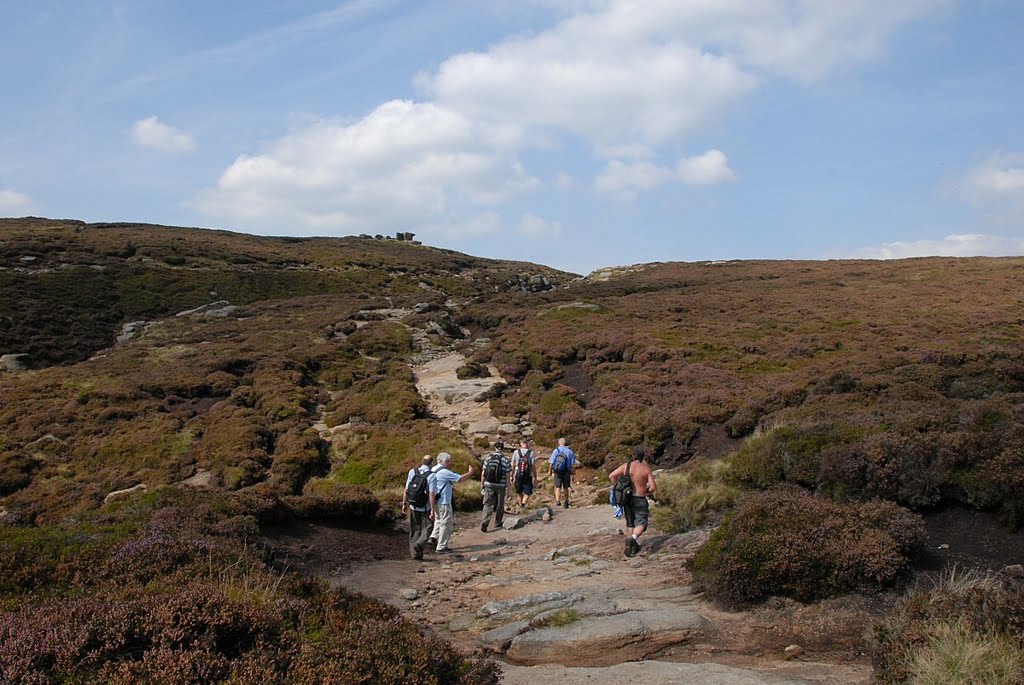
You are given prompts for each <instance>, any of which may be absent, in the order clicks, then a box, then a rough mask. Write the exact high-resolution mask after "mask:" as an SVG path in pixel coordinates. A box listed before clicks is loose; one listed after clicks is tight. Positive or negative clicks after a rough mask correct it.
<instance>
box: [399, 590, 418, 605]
mask: <svg viewBox="0 0 1024 685" xmlns="http://www.w3.org/2000/svg"><path fill="white" fill-rule="evenodd" d="M419 596H420V593H419V591H418V590H417V589H416V588H414V587H404V588H402V597H403V598H404V599H407V600H409V601H410V602H411V601H413V600H414V599H416V598H417V597H419Z"/></svg>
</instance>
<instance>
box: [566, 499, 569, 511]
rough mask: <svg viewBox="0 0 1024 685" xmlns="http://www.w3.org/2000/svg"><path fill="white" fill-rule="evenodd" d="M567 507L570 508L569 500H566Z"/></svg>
mask: <svg viewBox="0 0 1024 685" xmlns="http://www.w3.org/2000/svg"><path fill="white" fill-rule="evenodd" d="M565 508H566V509H568V508H569V500H565Z"/></svg>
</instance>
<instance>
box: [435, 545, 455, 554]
mask: <svg viewBox="0 0 1024 685" xmlns="http://www.w3.org/2000/svg"><path fill="white" fill-rule="evenodd" d="M437 553H438V554H451V553H452V550H451V548H449V547H445V548H444V549H439V550H437Z"/></svg>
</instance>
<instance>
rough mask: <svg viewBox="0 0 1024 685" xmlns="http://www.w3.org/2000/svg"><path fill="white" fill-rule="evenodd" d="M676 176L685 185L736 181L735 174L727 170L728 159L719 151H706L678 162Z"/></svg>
mask: <svg viewBox="0 0 1024 685" xmlns="http://www.w3.org/2000/svg"><path fill="white" fill-rule="evenodd" d="M676 175H677V176H678V177H679V181H680V182H681V183H685V184H686V185H701V186H708V185H717V184H719V183H726V182H728V181H735V180H736V174H734V173H733V171H732V169H730V168H729V158H728V157H726V156H725V153H724V152H722V151H721V150H708V151H707V152H705V153H704V154H702V155H697V156H696V157H686V158H685V159H681V160H679V164H677V165H676Z"/></svg>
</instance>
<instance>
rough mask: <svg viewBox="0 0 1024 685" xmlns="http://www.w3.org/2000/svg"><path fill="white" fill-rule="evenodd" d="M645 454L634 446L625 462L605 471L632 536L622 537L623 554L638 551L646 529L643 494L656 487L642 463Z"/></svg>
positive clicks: (645, 503) (649, 470) (645, 502)
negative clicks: (624, 546) (623, 543)
mask: <svg viewBox="0 0 1024 685" xmlns="http://www.w3.org/2000/svg"><path fill="white" fill-rule="evenodd" d="M646 457H647V455H646V452H644V450H643V448H642V447H637V448H636V449H635V450H634V452H633V454H632V455H631V456H630V458H629V459H628V460H627V461H626V463H625V464H623V465H622V466H620V467H619V468H617V469H615V470H614V471H612V472H611V473H610V474H608V478H609V479H610V480H611V482H612V490H613V491H615V493H616V495H615V499H616V501H617V502H618V504H619V505H620V506H622V509H623V512H624V514H625V516H626V527H627V528H631V529H632V536H631V537H630V538H629V540H627V541H626V556H627V557H633V556H636V554H637V552H639V551H640V536H641V535H643V534H644V531H645V530H647V520H648V518H649V515H650V506H649V505H648V503H647V495H649V494H651V493H653V492H655V491H656V490H657V489H658V484H657V483H655V482H654V472H652V471H651V467H650V466H648V465H647V464H646V463H645V460H646ZM620 477H622V478H621V480H620Z"/></svg>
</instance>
